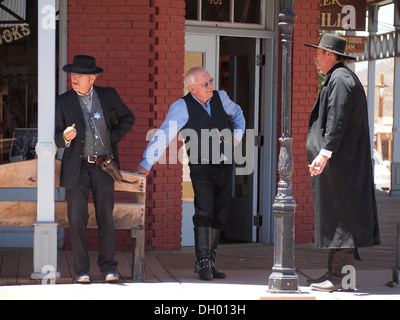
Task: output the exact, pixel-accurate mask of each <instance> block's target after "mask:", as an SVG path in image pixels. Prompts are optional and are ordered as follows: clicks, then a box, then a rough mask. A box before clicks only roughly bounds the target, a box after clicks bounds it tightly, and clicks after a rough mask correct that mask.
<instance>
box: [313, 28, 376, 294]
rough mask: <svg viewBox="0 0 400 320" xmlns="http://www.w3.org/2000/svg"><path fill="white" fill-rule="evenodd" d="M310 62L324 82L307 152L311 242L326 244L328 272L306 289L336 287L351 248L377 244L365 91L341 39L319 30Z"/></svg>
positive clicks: (353, 252)
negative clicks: (312, 225) (311, 198)
mask: <svg viewBox="0 0 400 320" xmlns="http://www.w3.org/2000/svg"><path fill="white" fill-rule="evenodd" d="M306 46H310V47H313V48H316V49H317V51H316V55H315V63H316V65H317V68H318V69H319V70H320V71H321V72H323V73H324V74H326V80H325V83H324V86H323V87H322V89H321V91H320V93H319V96H318V99H317V101H316V103H315V105H314V108H313V110H312V112H311V116H310V123H309V129H308V139H307V156H308V161H309V163H310V168H309V172H310V174H311V177H312V178H311V182H312V189H313V196H314V216H315V245H316V247H318V248H329V249H330V253H329V257H328V272H327V273H326V274H325V275H324V276H322V277H321V278H319V279H315V280H310V281H309V283H311V288H312V289H315V290H321V291H335V290H338V289H341V288H342V278H343V276H344V275H343V274H342V269H343V267H344V266H346V265H350V266H354V263H355V259H359V255H358V251H357V248H360V247H370V246H373V245H376V244H379V243H380V240H379V229H378V218H377V209H376V200H375V188H374V180H373V175H372V159H371V144H370V130H369V124H368V108H367V101H366V97H365V92H364V89H363V86H362V84H361V82H360V80H359V79H358V78H357V76H356V75H355V74H354V73H353V72H352V71H351V70H350V69H348V68H346V67H345V66H344V64H343V61H345V60H346V59H350V60H352V59H354V58H353V57H351V56H349V55H346V54H345V53H344V50H345V47H346V40H345V39H344V38H341V37H339V36H336V35H333V34H324V35H323V36H322V38H321V40H320V42H319V44H318V45H317V46H316V45H309V44H306Z"/></svg>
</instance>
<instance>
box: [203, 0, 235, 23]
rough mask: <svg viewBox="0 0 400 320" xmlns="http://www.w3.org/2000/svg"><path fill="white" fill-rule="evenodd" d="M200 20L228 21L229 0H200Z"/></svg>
mask: <svg viewBox="0 0 400 320" xmlns="http://www.w3.org/2000/svg"><path fill="white" fill-rule="evenodd" d="M201 13H202V14H201V20H202V21H215V22H230V13H231V1H230V0H202V11H201Z"/></svg>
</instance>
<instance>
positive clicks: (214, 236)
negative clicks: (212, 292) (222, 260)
mask: <svg viewBox="0 0 400 320" xmlns="http://www.w3.org/2000/svg"><path fill="white" fill-rule="evenodd" d="M220 235H221V229H214V228H211V255H210V258H211V272H212V275H213V277H214V279H225V277H226V275H225V273H223V272H219V271H218V270H217V268H216V266H215V258H216V256H217V248H218V242H219V237H220Z"/></svg>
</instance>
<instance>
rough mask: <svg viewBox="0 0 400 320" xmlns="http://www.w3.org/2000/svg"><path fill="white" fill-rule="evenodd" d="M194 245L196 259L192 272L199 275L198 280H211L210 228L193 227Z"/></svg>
mask: <svg viewBox="0 0 400 320" xmlns="http://www.w3.org/2000/svg"><path fill="white" fill-rule="evenodd" d="M194 243H195V250H196V257H197V262H196V265H195V269H194V272H195V273H198V274H199V277H200V280H212V271H211V260H210V253H211V227H195V228H194Z"/></svg>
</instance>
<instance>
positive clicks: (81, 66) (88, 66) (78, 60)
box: [62, 55, 104, 75]
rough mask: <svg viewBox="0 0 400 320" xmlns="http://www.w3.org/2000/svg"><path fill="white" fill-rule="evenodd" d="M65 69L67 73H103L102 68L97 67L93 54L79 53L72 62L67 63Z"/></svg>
mask: <svg viewBox="0 0 400 320" xmlns="http://www.w3.org/2000/svg"><path fill="white" fill-rule="evenodd" d="M62 69H63V71H65V72H67V73H74V74H83V75H94V74H99V73H102V72H103V71H104V70H103V69H102V68H99V67H96V59H95V58H94V57H91V56H85V55H79V56H75V57H74V61H73V63H72V64H66V65H65V66H64V67H63V68H62Z"/></svg>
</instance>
